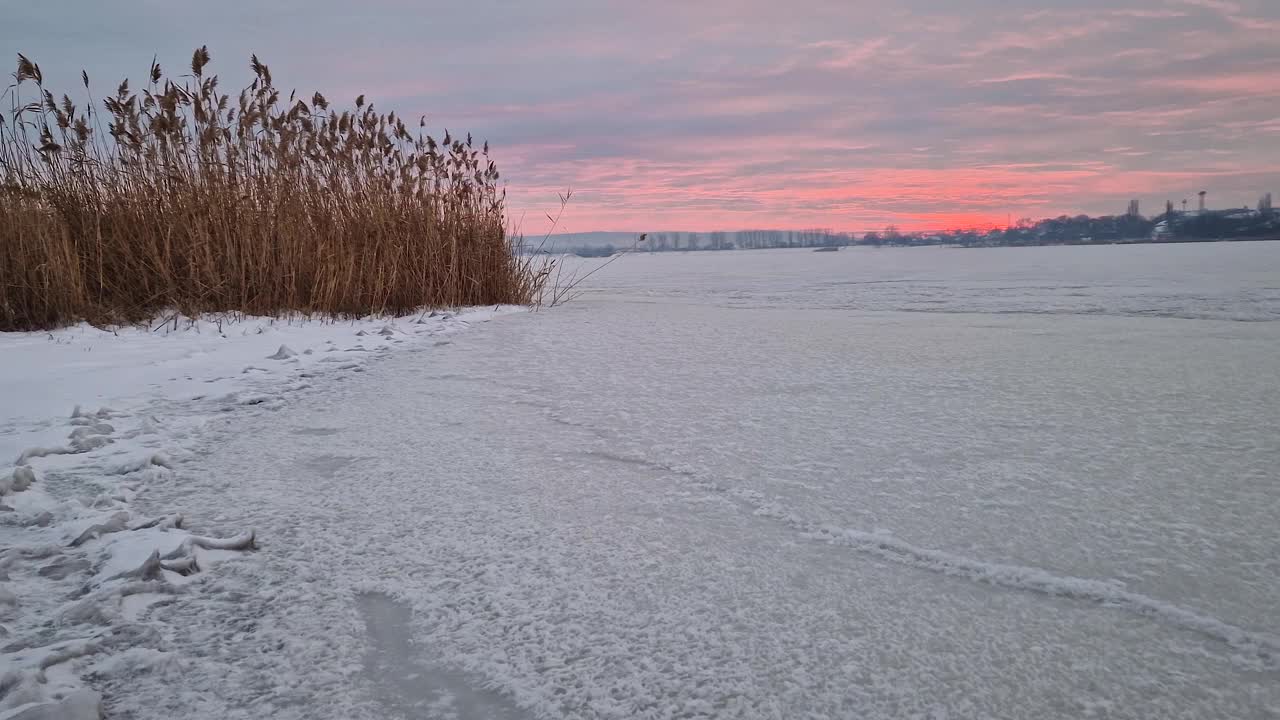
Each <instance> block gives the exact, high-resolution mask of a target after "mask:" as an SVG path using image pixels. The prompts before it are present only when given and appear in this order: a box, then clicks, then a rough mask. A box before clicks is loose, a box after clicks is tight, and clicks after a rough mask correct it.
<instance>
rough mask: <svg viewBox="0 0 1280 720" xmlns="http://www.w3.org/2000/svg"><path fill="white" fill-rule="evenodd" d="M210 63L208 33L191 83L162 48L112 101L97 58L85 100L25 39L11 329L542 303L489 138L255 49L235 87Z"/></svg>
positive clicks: (2, 221)
mask: <svg viewBox="0 0 1280 720" xmlns="http://www.w3.org/2000/svg"><path fill="white" fill-rule="evenodd" d="M208 63H209V53H208V51H207V50H206V49H205V48H200V49H199V50H197V51H196V52H195V54H194V56H193V57H192V60H191V75H190V76H188V79H187V80H185V81H184V82H183V84H176V83H175V82H172V81H170V80H167V79H166V78H165V76H164V74H163V73H162V71H161V69H160V67H159V65H157V64H155V63H153V64H152V67H151V71H150V74H149V78H148V84H147V87H146V88H145V89H142V90H141V91H140V93H135V92H133V91H131V90H130V87H129V83H128V81H127V80H126V81H125V82H123V83H121V84H120V86H119V87H118V88H117V90H116V92H115V94H114V95H113V96H111V97H108V98H106V99H105V100H104V101H103V103H102V106H101V107H102V109H98V108H95V107H94V105H95V102H94V101H93V98H92V95H91V94H90V93H89V87H90V83H89V78H88V76H87V75H85V74H82V80H83V82H84V87H85V93H86V95H87V96H88V99H87V101H86V104H85V108H84V110H83V111H82V110H81V109H80V108H79V107H78V106H77V105H76V104H75V103H74V102H73V101H72V100H71V98H69V97H68V96H66V95H63V96H61V98H56V97H55V96H54V94H53V93H52V92H50V91H49V90H47V89H46V88H45V84H44V78H43V75H42V73H41V71H40V67H39V66H38V65H36V64H35V63H33V62H31V61H30V60H28V59H27V58H26V57H23V56H21V55H19V56H18V69H17V71H16V72H15V73H14V75H13V78H14V83H13V84H12V85H10V86H9V87H8V88H7V89H6V91H5V93H4V94H3V95H0V101H2V100H3V99H4V98H8V99H9V103H10V109H9V111H8V113H7V116H6V115H4V114H0V330H22V329H35V328H49V327H54V326H58V325H63V324H67V323H70V322H75V321H79V320H87V321H90V322H93V323H96V324H113V323H124V322H137V321H142V320H146V319H148V318H151V317H154V316H155V315H157V314H158V313H160V312H163V311H167V310H173V311H176V312H181V313H184V314H187V315H196V314H200V313H208V312H226V311H236V312H243V313H250V314H258V315H275V314H280V313H287V312H302V313H308V314H310V313H322V314H329V315H335V316H350V315H365V314H371V313H402V312H408V311H411V310H412V309H414V308H419V307H424V306H459V305H489V304H497V303H528V302H532V301H535V300H536V298H537V297H538V290H539V287H540V284H541V283H542V282H543V281H544V280H545V279H546V275H547V273H546V271H545V268H540V267H535V266H534V264H533V261H532V260H531V259H529V258H524V257H521V256H520V254H518V253H517V252H515V249H516V244H515V242H514V241H513V238H511V237H509V236H508V233H507V230H506V219H505V215H504V207H503V202H504V199H505V191H504V190H502V189H501V188H500V186H499V182H498V178H499V175H498V171H497V169H496V168H495V167H494V164H493V162H492V161H491V160H490V159H489V152H488V150H489V148H488V144H487V143H485V144H484V145H483V147H481V148H476V147H475V146H474V145H473V142H472V139H471V136H470V135H467V136H466V137H465V138H455V137H453V136H451V135H450V134H449V133H448V132H447V131H446V132H445V135H444V138H443V140H442V141H441V142H437V141H436V140H435V139H434V138H432V137H431V136H429V135H426V134H425V133H424V131H423V130H422V129H421V128H423V127H424V126H425V120H420V121H419V122H418V127H417V128H414V129H413V130H412V131H411V130H410V129H409V128H408V127H407V126H406V125H405V122H404V121H403V119H401V118H399V117H397V116H396V114H395V113H394V112H392V113H387V114H381V113H379V112H377V111H375V110H374V108H373V106H372V105H367V104H366V103H365V101H364V97H363V96H361V97H359V98H357V99H356V100H355V107H354V109H347V110H341V111H339V110H337V109H331V107H330V105H329V102H328V101H327V100H326V99H325V98H324V97H323V96H322V95H321V94H319V93H316V94H314V95H313V96H312V97H311V98H309V101H308V100H303V99H299V98H296V97H295V96H294V95H293V94H290V95H289V96H288V99H287V100H285V99H283V98H282V96H281V93H280V91H279V90H277V89H276V88H275V86H274V85H273V83H272V79H271V71H270V70H269V69H268V67H267V66H266V65H264V64H262V63H261V62H259V61H258V59H257V57H254V58H253V59H252V62H251V67H252V70H253V73H254V76H255V78H254V80H253V82H252V84H251V85H249V87H247V88H245V89H244V90H243V91H241V92H240V93H239V96H238V98H236V99H233V98H231V97H230V96H229V95H226V94H221V93H220V92H219V90H218V78H217V76H215V75H208V74H206V72H205V69H206V66H207V65H208ZM33 90H34V92H31V91H33ZM103 110H105V113H104V112H103ZM104 125H105V127H104Z"/></svg>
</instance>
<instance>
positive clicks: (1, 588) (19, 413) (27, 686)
mask: <svg viewBox="0 0 1280 720" xmlns="http://www.w3.org/2000/svg"><path fill="white" fill-rule="evenodd" d="M509 310H511V309H508V311H509ZM501 312H503V310H502V309H501V308H495V309H493V310H473V311H468V312H466V313H464V314H462V315H455V314H452V313H447V314H441V313H434V314H431V315H428V316H421V317H410V318H401V319H399V320H398V321H395V322H394V323H390V324H389V323H388V322H387V321H386V320H363V321H357V322H333V321H319V320H305V319H293V320H271V319H264V318H252V317H240V318H234V319H228V318H223V319H203V320H198V321H190V320H183V319H176V320H173V321H171V322H166V323H163V324H161V325H160V326H159V327H156V328H127V329H120V330H116V331H107V330H99V329H95V328H91V327H87V326H81V327H74V328H68V329H64V330H58V331H55V332H50V333H11V334H5V335H0V359H2V362H3V364H2V367H0V398H2V399H3V406H2V407H0V460H2V462H0V718H4V719H5V720H14V719H16V718H24V719H34V718H44V717H49V718H71V719H73V720H74V719H77V718H82V717H84V718H89V717H93V718H96V717H97V716H98V709H99V696H98V695H96V694H95V692H96V691H94V690H93V689H91V688H90V687H89V686H101V685H102V684H105V683H109V682H111V679H112V678H113V677H116V676H126V677H132V676H134V675H136V674H138V672H140V671H145V672H148V673H150V672H151V671H152V670H155V669H163V670H164V671H165V672H164V673H160V674H161V675H166V676H168V675H172V674H173V672H180V668H181V663H182V661H181V658H182V655H181V654H175V653H174V652H172V651H168V650H160V649H157V648H156V646H157V645H160V644H163V643H164V637H165V631H164V629H163V626H160V625H156V624H155V623H150V622H148V621H147V618H148V616H149V612H148V611H149V609H150V608H152V607H154V606H158V605H160V604H163V603H172V602H182V601H183V600H184V599H185V598H186V597H187V596H189V595H194V594H198V593H199V592H200V587H199V586H200V585H202V584H203V581H204V579H205V578H206V577H207V573H208V572H209V571H211V570H213V569H214V567H215V565H217V564H219V563H221V562H223V561H226V560H229V559H233V558H239V557H241V556H242V555H243V554H244V553H245V552H249V551H253V550H254V548H255V535H254V532H253V530H252V528H251V527H246V526H245V525H244V524H243V523H240V522H237V520H236V518H235V515H234V512H233V511H232V510H228V507H227V506H228V505H234V502H230V503H227V502H219V503H217V504H215V505H212V506H207V507H193V506H191V505H190V504H189V503H185V502H183V501H181V500H178V501H176V503H175V505H174V507H173V508H172V509H170V510H166V511H165V512H164V513H158V514H156V515H154V516H147V515H142V514H140V513H139V512H138V510H137V508H136V506H135V505H134V503H133V501H134V499H135V498H136V497H137V496H138V494H139V493H145V492H146V490H147V488H148V486H149V485H150V484H152V483H155V482H163V481H173V482H177V483H181V482H182V481H183V480H184V477H183V472H184V471H183V467H184V465H187V464H189V463H191V462H193V461H197V460H198V458H199V456H200V454H201V453H204V452H208V451H209V450H211V449H212V448H211V447H209V446H208V445H207V444H205V442H204V437H203V430H204V428H205V427H206V426H207V425H208V424H209V423H210V421H211V420H213V419H214V418H219V419H222V418H243V417H244V416H245V415H246V414H252V413H255V412H256V413H262V412H269V411H273V410H281V409H284V408H287V407H288V404H289V403H290V402H292V398H293V397H294V396H296V395H297V394H298V393H299V392H302V391H305V390H307V389H308V388H311V387H312V386H313V383H314V382H322V383H332V382H334V381H336V380H339V379H340V378H341V377H342V376H343V373H345V372H347V371H351V370H356V371H361V370H363V369H364V368H365V366H366V365H367V364H368V363H369V362H370V361H371V360H373V359H375V358H378V357H385V355H384V353H385V352H386V351H389V350H390V349H391V348H393V347H395V346H398V345H401V344H405V345H413V344H427V341H428V340H429V339H432V338H439V337H442V336H444V335H448V334H450V333H452V332H455V331H457V330H460V329H464V328H466V327H467V326H468V325H469V324H470V323H471V322H475V321H479V320H486V319H489V318H490V317H492V316H494V315H496V314H500V313H501ZM357 336H359V337H358V338H357ZM285 342H287V343H289V344H282V343H285ZM357 342H358V345H359V347H352V345H353V343H357ZM291 346H296V347H299V348H305V350H304V351H303V353H304V354H301V355H300V354H299V353H298V352H295V351H293V350H292V349H290V348H291ZM272 348H274V349H275V351H274V352H272ZM330 349H332V350H333V353H332V354H330V355H326V356H324V358H323V359H329V358H340V359H341V360H342V362H341V364H339V365H328V364H321V360H322V358H321V357H320V356H319V355H317V354H316V352H317V351H327V350H330ZM264 360H265V361H267V362H263V361H264ZM233 422H234V420H233ZM234 492H235V491H234V490H233V489H232V490H229V491H228V492H227V493H226V495H227V496H229V495H233V494H234ZM227 496H224V501H226V500H230V498H229V497H227ZM184 510H185V511H189V512H190V513H191V515H190V518H191V522H190V523H189V524H188V523H187V522H185V520H186V516H184V515H183V514H182V512H183V511H184ZM220 513H225V514H220ZM206 533H207V534H206ZM174 696H175V697H179V696H181V693H180V692H175V693H174ZM122 701H123V702H126V703H127V698H119V697H116V698H110V699H109V700H108V703H107V705H108V707H112V706H113V703H114V706H115V707H127V705H122V704H121V703H122Z"/></svg>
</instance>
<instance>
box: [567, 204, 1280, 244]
mask: <svg viewBox="0 0 1280 720" xmlns="http://www.w3.org/2000/svg"><path fill="white" fill-rule="evenodd" d="M1129 208H1130V211H1129V212H1127V213H1125V214H1123V215H1104V216H1100V217H1090V216H1088V215H1076V216H1074V217H1072V216H1068V215H1062V216H1059V217H1056V218H1046V219H1044V220H1039V221H1034V220H1031V219H1030V218H1024V219H1022V220H1019V221H1018V222H1017V223H1015V224H1014V225H1012V226H1011V227H1007V228H1002V229H991V230H972V229H969V230H963V229H956V230H945V231H941V232H903V231H900V230H898V229H897V228H896V227H894V226H892V225H890V226H889V227H886V228H885V229H884V230H880V231H872V232H866V233H847V232H834V231H832V230H827V229H816V230H743V231H739V232H711V233H695V232H681V233H674V232H667V233H649V235H648V239H647V240H646V242H644V243H641V244H639V245H638V246H637V248H636V249H637V250H638V251H642V252H672V251H681V252H687V251H693V250H754V249H764V248H819V247H845V246H850V245H869V246H872V247H883V246H905V247H912V246H924V245H952V246H960V247H1005V246H1029V245H1106V244H1113V243H1148V242H1213V241H1218V240H1260V239H1277V240H1280V212H1276V211H1275V210H1274V209H1273V208H1272V206H1271V196H1270V195H1269V194H1268V195H1265V196H1263V197H1262V199H1261V200H1259V202H1258V206H1257V207H1256V208H1236V209H1230V210H1204V211H1195V210H1191V211H1187V210H1175V209H1174V208H1173V206H1172V204H1168V205H1166V207H1165V211H1164V212H1163V213H1161V214H1159V215H1156V216H1155V217H1144V216H1143V215H1141V214H1139V213H1138V211H1137V204H1136V203H1131V204H1130V206H1129ZM622 249H625V248H619V247H615V246H613V245H596V246H584V247H579V248H574V249H573V250H571V252H575V253H576V254H578V255H581V256H583V257H605V256H609V255H613V254H614V253H616V252H618V251H619V250H622Z"/></svg>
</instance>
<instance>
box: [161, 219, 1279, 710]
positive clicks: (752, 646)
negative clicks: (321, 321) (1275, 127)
mask: <svg viewBox="0 0 1280 720" xmlns="http://www.w3.org/2000/svg"><path fill="white" fill-rule="evenodd" d="M589 264H594V263H589ZM588 285H589V287H587V288H586V289H587V292H586V293H585V294H584V295H583V296H582V297H581V298H580V299H579V300H577V301H576V302H574V303H571V304H569V305H567V306H564V307H562V308H557V309H555V310H553V311H548V312H542V313H536V314H521V315H512V316H506V317H503V318H500V319H498V320H495V321H493V322H491V323H488V324H486V325H484V326H481V327H477V328H474V329H472V330H470V331H468V332H466V333H463V334H461V335H458V336H457V337H456V338H454V339H453V340H452V342H451V344H448V345H440V346H433V347H429V348H427V349H426V350H424V351H422V352H413V353H405V354H402V355H401V354H396V355H393V356H391V357H389V359H387V360H384V361H382V362H380V363H378V364H376V365H374V366H371V368H370V369H369V371H368V372H366V373H364V374H362V375H361V376H360V377H358V378H357V377H352V378H351V379H349V380H347V381H345V382H342V383H337V384H336V385H335V386H334V387H333V388H332V389H329V390H325V391H324V392H318V393H315V394H314V395H312V396H309V397H307V398H304V399H303V400H301V401H299V402H298V403H297V404H296V405H294V406H292V407H291V408H290V409H289V411H288V412H287V413H286V412H280V413H275V414H271V413H264V414H263V415H261V416H260V417H258V418H256V419H254V420H252V421H250V422H248V423H243V422H238V423H237V424H236V425H235V426H234V427H232V426H228V427H227V428H226V429H225V430H224V432H223V435H222V437H221V438H220V441H219V443H218V444H217V445H216V448H215V449H213V450H212V451H211V453H210V454H209V455H208V456H207V457H206V458H204V460H202V462H201V468H200V469H199V470H198V471H197V470H192V471H185V472H186V479H185V480H184V482H183V483H182V485H181V486H175V487H173V488H171V489H170V490H169V494H168V495H167V496H166V494H165V492H164V491H162V490H157V491H156V492H155V493H154V497H153V498H152V499H151V500H150V502H153V503H155V504H156V507H162V506H164V505H165V502H166V500H176V499H177V498H183V499H184V502H185V503H186V504H187V505H193V504H195V503H194V502H193V500H192V495H193V494H195V496H196V498H197V499H198V498H199V497H200V494H201V493H203V494H204V496H205V497H206V500H207V503H208V504H210V505H214V506H218V507H220V508H221V510H222V512H223V513H224V515H225V516H226V517H233V518H236V519H237V522H249V523H251V524H253V525H254V526H255V527H256V528H257V529H258V533H259V537H260V538H262V541H261V543H262V545H263V548H264V552H262V553H261V554H260V556H259V559H260V562H261V564H262V566H261V568H260V569H259V570H255V571H253V572H252V573H251V572H250V571H249V570H247V569H246V570H244V571H243V572H244V573H245V574H244V576H243V577H238V576H237V575H235V574H234V573H232V574H231V575H229V576H228V577H227V578H226V579H223V580H220V581H219V582H221V583H226V584H228V585H227V587H228V588H230V589H229V590H228V591H233V590H234V589H235V587H236V586H235V583H236V582H242V583H243V584H244V591H245V592H252V593H254V594H256V595H257V596H258V597H259V599H260V602H257V603H255V608H257V609H256V610H255V612H258V613H261V616H260V617H259V618H258V619H257V620H255V622H256V623H259V624H260V625H261V627H264V628H274V629H271V630H259V632H260V633H267V634H268V636H269V637H275V636H271V635H270V633H271V632H275V633H278V635H279V637H280V638H281V640H280V642H281V643H282V647H287V648H289V651H288V652H287V653H285V659H281V657H280V656H279V655H266V656H264V655H262V654H261V653H260V651H259V650H258V648H259V647H260V646H261V644H262V643H263V642H265V640H264V639H263V637H262V636H260V635H259V636H254V637H253V638H252V641H251V642H250V641H249V640H246V641H245V643H246V644H245V645H244V647H243V648H242V649H241V650H236V648H237V647H239V646H237V645H235V642H234V641H227V642H228V643H229V645H227V646H226V647H224V648H223V652H224V656H226V657H231V659H232V661H233V662H236V663H240V664H239V665H236V667H237V668H238V669H237V671H236V672H235V673H231V674H228V675H227V676H226V677H222V678H219V677H216V676H215V677H210V678H206V679H205V680H204V681H203V682H206V683H211V684H210V685H209V686H208V687H207V688H206V692H209V693H213V694H215V695H218V694H219V693H222V695H218V696H219V697H223V696H225V697H228V698H233V699H237V698H238V699H239V700H240V701H242V702H243V705H242V706H238V707H244V708H252V709H253V710H254V711H264V709H266V710H270V711H271V712H272V713H274V714H275V715H276V716H280V717H284V716H289V715H291V714H296V715H297V716H299V717H307V716H309V715H308V713H309V711H311V710H317V709H321V708H329V709H333V708H335V707H345V706H343V705H342V703H347V704H349V707H348V708H347V712H349V713H351V714H354V715H360V714H368V715H369V716H378V715H379V714H391V715H396V714H401V715H404V716H406V717H419V716H421V717H469V716H485V717H510V716H513V715H515V714H518V713H517V709H519V710H520V712H528V713H529V715H530V716H533V715H534V714H535V713H538V714H540V715H541V716H544V717H582V718H589V717H616V718H648V717H652V718H666V717H744V718H761V717H777V718H800V717H865V718H902V717H920V718H969V717H984V718H986V717H992V718H1027V717H1035V718H1048V717H1059V718H1077V717H1090V716H1096V717H1110V718H1124V717H1131V718H1153V717H1160V718H1205V717H1233V718H1267V717H1276V716H1277V715H1278V714H1280V636H1278V628H1280V602H1277V596H1278V595H1280V579H1278V578H1280V532H1278V526H1277V518H1278V517H1280V470H1278V469H1277V468H1280V431H1278V430H1277V429H1278V428H1280V381H1278V380H1280V322H1278V321H1280V244H1277V243H1255V244H1212V245H1187V246H1170V245H1165V246H1108V247H1079V248H1026V249H990V250H958V249H936V248H929V249H910V250H908V249H885V250H869V249H868V250H863V249H857V250H845V251H842V252H839V253H812V252H808V251H755V252H731V253H694V254H659V255H637V256H633V257H627V258H624V259H622V260H620V261H618V262H617V263H615V264H613V265H611V266H610V267H609V268H607V269H605V270H604V271H602V272H600V273H597V274H596V275H594V276H593V277H592V278H590V280H589V282H588ZM197 506H198V505H197ZM264 578H265V579H264ZM286 578H287V579H288V582H283V580H284V579H286ZM362 593H364V594H362ZM367 593H376V594H375V595H368V594H367ZM360 597H364V598H370V597H373V598H379V599H378V600H377V603H381V604H380V605H373V606H370V605H368V601H367V600H366V601H358V600H357V598H360ZM361 603H364V605H365V606H364V609H363V610H362V609H361ZM389 603H390V604H389ZM397 603H398V604H397ZM370 607H373V608H374V609H373V610H370V609H369V608H370ZM171 612H172V613H174V615H173V616H172V617H170V618H169V619H171V620H173V621H174V624H175V626H177V627H188V628H190V630H189V632H191V633H193V637H194V638H200V637H205V636H204V635H200V632H201V630H200V628H201V627H203V626H205V625H209V624H211V623H219V622H225V617H222V616H219V615H218V614H217V613H216V612H210V611H209V610H208V608H203V609H202V606H201V605H200V604H199V603H196V602H192V603H187V604H182V605H176V606H174V607H173V608H172V610H171ZM227 612H234V610H228V611H227ZM389 625H394V627H390V628H389V627H388V626H389ZM208 632H210V633H213V632H214V630H213V626H212V625H210V629H209V630H208ZM405 638H411V641H406V640H405ZM219 647H223V646H221V645H220V646H219ZM371 653H372V655H371ZM370 656H373V657H377V658H378V659H377V661H376V662H370V661H365V660H362V658H366V657H370ZM397 657H402V658H403V663H401V665H402V666H403V667H404V668H409V669H410V670H407V671H406V673H405V674H404V676H403V677H400V676H397V677H388V670H387V668H388V667H394V666H396V665H397V662H396V658H397ZM237 658H238V659H237ZM255 658H256V659H255ZM211 662H212V661H211ZM254 663H258V665H257V666H255V665H254ZM362 663H364V665H363V666H364V668H365V670H364V671H362V672H361V673H359V674H356V675H353V676H349V678H348V679H349V682H350V683H352V684H350V685H347V684H344V683H335V682H334V681H333V679H332V678H324V679H310V678H313V675H314V673H311V672H310V671H309V668H315V667H326V668H332V667H335V666H337V667H346V666H353V667H355V666H361V664H362ZM211 667H213V666H211ZM433 668H434V669H433ZM259 670H260V671H261V672H265V673H268V674H271V675H273V676H274V675H279V676H281V677H288V678H290V680H289V687H290V688H291V689H290V691H289V693H290V694H289V698H290V701H289V702H288V703H283V704H282V703H281V702H278V701H276V700H273V699H270V698H273V697H275V696H272V695H270V692H269V690H264V689H259V690H254V689H253V687H252V683H250V684H249V685H245V684H244V682H243V681H242V679H243V678H250V677H254V678H256V677H259V674H260V673H259ZM391 674H392V675H394V671H391ZM211 675H213V674H212V673H211ZM237 678H241V679H237ZM415 679H420V682H417V681H416V680H415ZM218 683H223V685H219V684H218ZM415 683H417V684H415ZM268 685H270V683H268ZM414 688H418V690H415V689H414ZM255 692H257V693H258V694H257V695H255V694H254V693H255ZM334 703H337V705H335V704H334ZM477 708H480V710H477ZM481 710H482V711H481ZM321 714H326V713H325V712H322V713H321ZM246 716H249V715H246Z"/></svg>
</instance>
